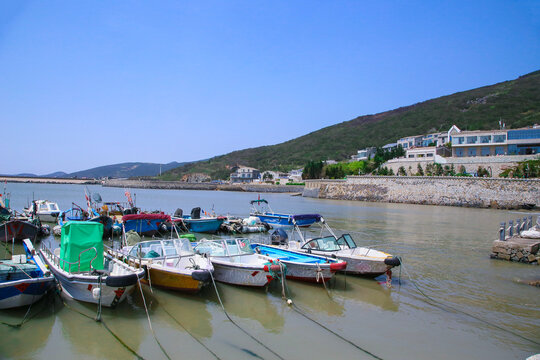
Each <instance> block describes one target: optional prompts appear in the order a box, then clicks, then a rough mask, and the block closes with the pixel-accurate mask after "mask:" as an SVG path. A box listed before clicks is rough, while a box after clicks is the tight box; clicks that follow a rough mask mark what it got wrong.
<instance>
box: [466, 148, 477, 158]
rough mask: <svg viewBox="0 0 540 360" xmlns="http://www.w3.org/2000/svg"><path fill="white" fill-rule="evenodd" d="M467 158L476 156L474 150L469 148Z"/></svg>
mask: <svg viewBox="0 0 540 360" xmlns="http://www.w3.org/2000/svg"><path fill="white" fill-rule="evenodd" d="M467 155H468V156H476V148H469V150H468V151H467Z"/></svg>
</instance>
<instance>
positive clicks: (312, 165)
mask: <svg viewBox="0 0 540 360" xmlns="http://www.w3.org/2000/svg"><path fill="white" fill-rule="evenodd" d="M323 166H324V164H323V162H322V161H311V160H310V161H309V162H308V163H307V164H306V166H305V167H304V172H303V173H302V179H304V180H305V179H320V178H321V175H322V170H323Z"/></svg>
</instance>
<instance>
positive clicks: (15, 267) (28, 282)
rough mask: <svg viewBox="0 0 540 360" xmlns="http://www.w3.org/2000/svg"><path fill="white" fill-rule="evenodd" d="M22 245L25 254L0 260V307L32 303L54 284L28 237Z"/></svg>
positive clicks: (8, 307)
mask: <svg viewBox="0 0 540 360" xmlns="http://www.w3.org/2000/svg"><path fill="white" fill-rule="evenodd" d="M23 246H24V250H25V252H26V254H23V255H13V256H12V258H11V260H0V309H10V308H15V307H19V306H25V305H30V304H33V303H34V302H36V301H38V300H39V299H41V298H42V297H43V295H45V293H46V292H47V291H49V290H50V289H51V288H52V287H53V286H54V277H53V276H52V275H51V273H50V271H49V270H48V269H47V268H46V267H45V264H44V263H43V262H42V260H41V259H40V257H39V256H36V252H35V250H34V246H33V245H32V242H31V241H30V239H24V240H23Z"/></svg>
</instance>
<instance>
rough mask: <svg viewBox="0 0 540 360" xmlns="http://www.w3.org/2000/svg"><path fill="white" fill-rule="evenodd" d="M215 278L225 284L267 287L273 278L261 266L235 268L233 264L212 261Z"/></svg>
mask: <svg viewBox="0 0 540 360" xmlns="http://www.w3.org/2000/svg"><path fill="white" fill-rule="evenodd" d="M212 265H214V278H215V279H216V280H217V281H219V282H223V283H227V284H233V285H241V286H255V287H261V286H266V285H267V284H269V283H270V281H272V276H271V275H270V274H269V273H268V272H267V271H265V270H264V268H263V267H261V266H249V267H247V266H235V265H234V264H231V263H225V262H220V261H216V260H212Z"/></svg>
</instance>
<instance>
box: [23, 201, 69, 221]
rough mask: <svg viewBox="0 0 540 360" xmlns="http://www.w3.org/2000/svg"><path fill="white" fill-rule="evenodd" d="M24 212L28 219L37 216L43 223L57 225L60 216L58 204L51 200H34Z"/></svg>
mask: <svg viewBox="0 0 540 360" xmlns="http://www.w3.org/2000/svg"><path fill="white" fill-rule="evenodd" d="M23 211H24V213H25V214H26V216H28V217H33V216H37V217H39V219H40V220H41V221H43V222H51V223H56V219H57V218H58V215H60V208H59V207H58V204H57V203H55V202H52V201H49V200H34V201H32V203H31V204H30V206H29V207H27V208H25V209H23Z"/></svg>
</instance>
